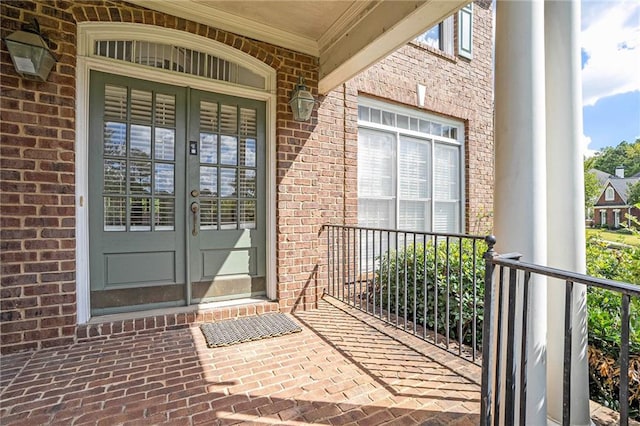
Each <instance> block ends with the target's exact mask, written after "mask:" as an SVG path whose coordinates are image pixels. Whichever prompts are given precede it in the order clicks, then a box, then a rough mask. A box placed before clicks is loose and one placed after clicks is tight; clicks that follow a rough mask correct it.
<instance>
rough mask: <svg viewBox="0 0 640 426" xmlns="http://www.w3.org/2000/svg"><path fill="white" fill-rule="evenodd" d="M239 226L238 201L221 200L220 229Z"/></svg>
mask: <svg viewBox="0 0 640 426" xmlns="http://www.w3.org/2000/svg"><path fill="white" fill-rule="evenodd" d="M237 228H238V202H237V201H236V200H220V229H237Z"/></svg>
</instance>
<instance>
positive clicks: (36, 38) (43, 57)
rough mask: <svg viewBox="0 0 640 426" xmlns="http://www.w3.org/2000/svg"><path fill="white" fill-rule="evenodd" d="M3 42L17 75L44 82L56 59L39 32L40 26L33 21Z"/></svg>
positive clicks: (45, 39)
mask: <svg viewBox="0 0 640 426" xmlns="http://www.w3.org/2000/svg"><path fill="white" fill-rule="evenodd" d="M4 42H5V43H6V44H7V48H8V49H9V55H11V60H12V61H13V66H14V67H15V69H16V71H17V72H18V74H20V75H21V76H22V77H30V78H37V79H39V80H42V81H46V80H47V77H48V76H49V72H51V68H53V65H54V64H55V63H56V61H57V59H56V57H55V56H54V55H53V53H52V52H51V50H49V46H48V38H47V37H46V36H44V35H43V34H42V33H41V32H40V24H38V21H37V20H35V19H34V20H33V22H32V23H30V24H25V25H23V26H22V30H20V31H16V32H14V33H12V34H11V35H9V36H8V37H5V39H4Z"/></svg>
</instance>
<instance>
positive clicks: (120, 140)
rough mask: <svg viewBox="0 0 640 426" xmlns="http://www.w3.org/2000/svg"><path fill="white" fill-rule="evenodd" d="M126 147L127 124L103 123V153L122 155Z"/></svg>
mask: <svg viewBox="0 0 640 426" xmlns="http://www.w3.org/2000/svg"><path fill="white" fill-rule="evenodd" d="M126 149H127V125H126V124H125V123H115V122H113V121H107V122H106V123H104V155H109V156H117V157H124V156H125V153H126Z"/></svg>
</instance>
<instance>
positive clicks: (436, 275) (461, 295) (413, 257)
mask: <svg viewBox="0 0 640 426" xmlns="http://www.w3.org/2000/svg"><path fill="white" fill-rule="evenodd" d="M486 249H487V246H486V244H485V243H484V242H482V241H478V242H477V243H476V255H475V261H476V266H475V270H474V268H473V243H472V242H471V241H470V240H463V242H462V275H460V243H459V242H458V240H457V239H456V240H453V241H451V242H450V244H449V247H448V258H449V263H448V265H447V260H446V259H447V244H446V242H445V241H444V240H443V239H440V240H438V244H437V247H434V244H433V242H431V241H428V242H427V243H426V246H425V244H422V243H420V244H416V245H415V250H414V245H413V244H411V245H407V246H406V248H403V249H401V250H398V251H395V250H391V251H389V252H387V253H385V254H383V255H382V256H381V257H380V258H379V259H378V261H379V262H378V268H377V269H376V284H377V286H378V287H377V289H376V291H377V293H376V294H381V295H382V300H381V302H382V308H383V309H384V310H387V311H389V312H391V313H392V314H396V315H398V317H400V318H402V319H403V320H404V316H405V314H406V316H407V321H410V322H413V321H414V320H415V321H416V322H417V324H419V325H422V324H424V323H426V325H427V329H428V330H433V329H434V322H435V315H434V306H435V304H436V297H435V295H436V292H435V287H436V286H435V283H436V282H437V311H438V324H437V330H438V333H439V334H441V335H445V334H446V308H447V301H448V303H449V337H450V338H451V339H452V340H453V341H458V340H459V334H460V333H459V330H460V326H462V341H463V343H465V344H467V345H470V344H471V343H472V339H473V332H472V330H473V302H474V294H473V283H474V276H475V286H476V313H477V318H476V345H477V347H480V343H481V342H482V313H483V301H484V259H483V257H482V255H483V254H484V252H485V251H486ZM436 254H437V270H436V266H435V265H436ZM447 268H448V271H449V272H450V273H449V274H447ZM414 274H415V283H417V286H416V285H414ZM447 275H448V276H449V282H448V289H447ZM460 278H462V279H460ZM461 281H462V283H461ZM460 283H461V284H462V291H460ZM425 289H426V294H425ZM461 299H462V318H461V317H460V306H459V303H460V300H461ZM425 303H426V317H425ZM414 306H415V312H414ZM396 307H397V309H396Z"/></svg>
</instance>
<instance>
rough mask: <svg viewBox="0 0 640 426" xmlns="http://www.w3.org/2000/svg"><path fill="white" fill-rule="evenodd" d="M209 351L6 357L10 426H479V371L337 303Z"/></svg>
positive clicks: (189, 338)
mask: <svg viewBox="0 0 640 426" xmlns="http://www.w3.org/2000/svg"><path fill="white" fill-rule="evenodd" d="M293 317H294V319H295V320H296V321H297V322H298V323H299V324H300V325H301V326H302V328H303V331H302V332H301V333H296V334H292V335H288V336H283V337H278V338H272V339H266V340H261V341H256V342H250V343H243V344H240V345H234V346H229V347H224V348H216V349H208V348H207V347H206V345H205V341H204V337H203V336H202V334H201V332H200V330H199V329H198V328H195V327H194V328H188V329H180V330H172V331H164V332H157V333H150V334H146V335H139V336H137V337H134V336H128V337H127V336H125V337H120V338H112V339H108V340H93V341H86V342H82V343H78V344H76V345H73V346H71V347H69V348H64V349H47V350H41V351H38V352H35V353H29V354H15V355H8V356H3V357H2V359H1V362H2V377H1V380H0V385H1V387H2V388H1V389H2V390H1V393H0V399H1V400H2V405H1V407H0V423H1V424H2V425H5V426H6V425H40V424H43V425H44V424H56V425H57V424H60V425H81V424H98V425H109V426H111V425H116V424H127V425H148V424H172V425H173V424H175V425H192V424H194V425H195V424H207V425H214V424H220V425H226V424H262V425H267V424H268V425H271V424H285V425H305V424H322V425H343V424H352V425H378V424H397V425H415V424H427V425H475V424H477V423H478V421H479V418H478V413H479V399H480V392H479V390H480V387H479V383H480V369H479V367H477V366H475V365H472V364H470V363H468V362H466V361H464V360H460V359H458V358H456V357H454V356H453V355H450V354H448V353H445V352H444V351H441V350H439V349H437V348H434V347H433V346H431V345H429V344H427V343H424V342H422V341H420V340H419V339H416V338H414V337H412V336H410V335H408V334H406V333H403V332H401V331H397V330H395V329H393V328H392V327H390V326H387V325H385V324H384V323H381V322H379V321H377V320H375V319H372V318H371V317H368V316H365V315H364V314H361V313H359V312H357V311H355V310H353V309H351V308H348V307H345V306H344V305H341V304H340V303H339V302H331V303H329V302H328V301H321V302H320V305H319V309H317V310H313V311H306V312H300V313H297V314H295V315H294V316H293Z"/></svg>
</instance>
